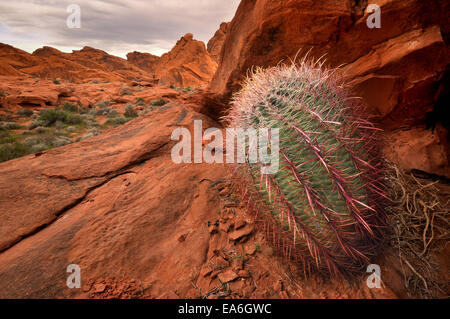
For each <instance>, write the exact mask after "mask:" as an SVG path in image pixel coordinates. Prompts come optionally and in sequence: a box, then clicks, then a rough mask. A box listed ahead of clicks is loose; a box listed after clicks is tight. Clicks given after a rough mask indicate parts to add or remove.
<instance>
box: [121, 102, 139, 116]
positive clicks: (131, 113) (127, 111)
mask: <svg viewBox="0 0 450 319" xmlns="http://www.w3.org/2000/svg"><path fill="white" fill-rule="evenodd" d="M123 115H124V116H125V117H127V118H134V117H138V116H139V115H138V113H137V112H136V111H135V109H134V108H133V106H132V105H127V107H126V108H125V113H124V114H123Z"/></svg>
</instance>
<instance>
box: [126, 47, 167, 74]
mask: <svg viewBox="0 0 450 319" xmlns="http://www.w3.org/2000/svg"><path fill="white" fill-rule="evenodd" d="M159 59H160V58H159V56H156V55H153V54H150V53H142V52H137V51H134V52H130V53H128V54H127V60H128V62H130V63H131V64H133V65H135V66H137V67H138V68H141V69H142V70H144V71H146V72H149V73H151V74H153V73H154V72H155V69H156V65H157V64H158V62H159Z"/></svg>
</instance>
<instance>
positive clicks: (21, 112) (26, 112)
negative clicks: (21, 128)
mask: <svg viewBox="0 0 450 319" xmlns="http://www.w3.org/2000/svg"><path fill="white" fill-rule="evenodd" d="M17 114H18V115H19V116H22V117H31V116H32V115H33V114H34V112H33V111H32V110H30V109H20V110H19V111H17Z"/></svg>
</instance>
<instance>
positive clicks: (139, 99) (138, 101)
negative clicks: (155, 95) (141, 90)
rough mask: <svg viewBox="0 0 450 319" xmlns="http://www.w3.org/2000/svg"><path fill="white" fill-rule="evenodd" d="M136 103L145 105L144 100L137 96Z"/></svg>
mask: <svg viewBox="0 0 450 319" xmlns="http://www.w3.org/2000/svg"><path fill="white" fill-rule="evenodd" d="M136 105H138V106H142V105H145V100H144V98H142V97H138V98H137V99H136Z"/></svg>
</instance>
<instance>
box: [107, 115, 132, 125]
mask: <svg viewBox="0 0 450 319" xmlns="http://www.w3.org/2000/svg"><path fill="white" fill-rule="evenodd" d="M128 121H129V119H127V118H125V117H122V116H118V117H114V118H110V119H108V120H107V121H106V122H105V125H108V126H119V125H122V124H125V123H126V122H128Z"/></svg>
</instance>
